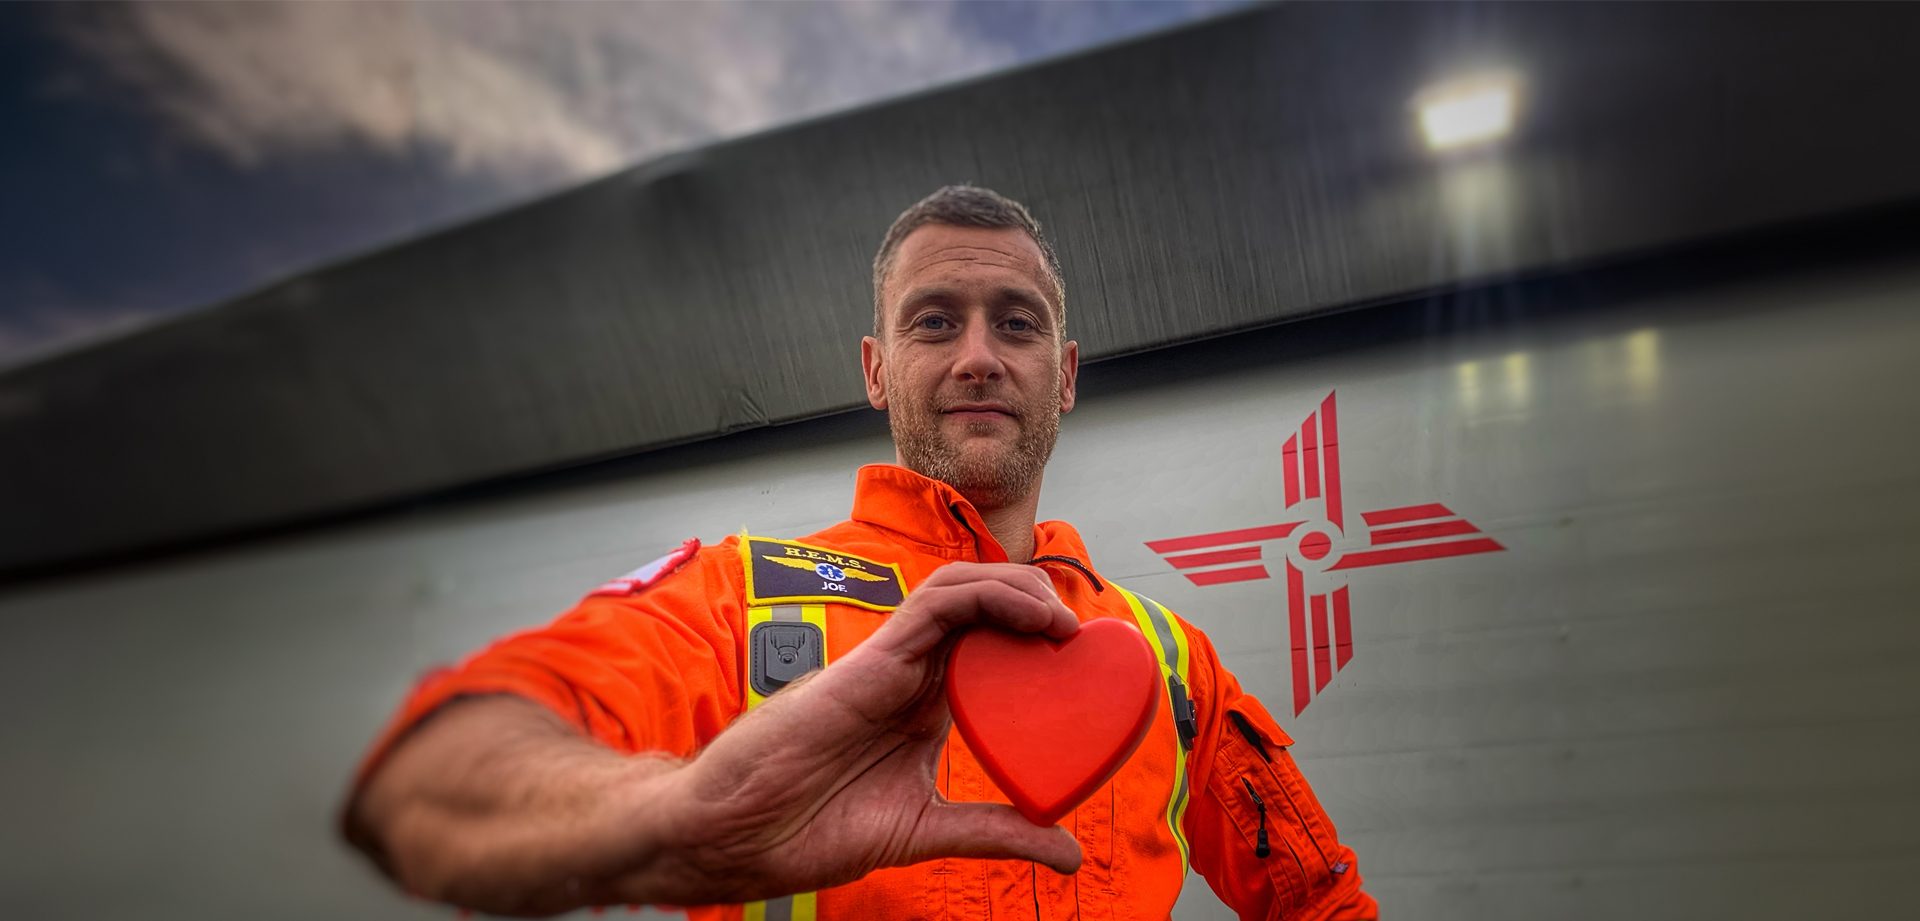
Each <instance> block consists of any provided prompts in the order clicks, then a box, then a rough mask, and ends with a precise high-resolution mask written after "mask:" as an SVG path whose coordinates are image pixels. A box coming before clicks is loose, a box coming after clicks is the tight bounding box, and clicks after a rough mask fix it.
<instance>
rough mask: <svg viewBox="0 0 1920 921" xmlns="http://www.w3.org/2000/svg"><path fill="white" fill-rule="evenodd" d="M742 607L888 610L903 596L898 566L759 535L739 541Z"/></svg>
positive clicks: (896, 605)
mask: <svg viewBox="0 0 1920 921" xmlns="http://www.w3.org/2000/svg"><path fill="white" fill-rule="evenodd" d="M740 557H741V562H742V563H743V564H744V565H745V567H746V574H747V605H748V606H750V607H754V606H759V605H769V604H818V603H820V602H837V603H839V604H851V605H855V606H857V607H862V608H868V609H870V610H874V611H891V610H893V609H894V608H897V607H899V606H900V601H901V600H902V599H904V598H905V597H906V589H905V587H904V585H905V583H904V582H903V581H902V579H901V576H900V567H899V566H896V565H894V564H892V563H876V562H874V561H873V560H869V559H867V558H865V557H858V556H853V555H852V554H848V553H842V552H840V551H838V550H828V549H826V548H824V547H811V546H808V545H806V544H802V543H797V542H795V541H790V540H771V539H769V538H765V537H742V538H740Z"/></svg>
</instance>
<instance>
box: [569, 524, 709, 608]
mask: <svg viewBox="0 0 1920 921" xmlns="http://www.w3.org/2000/svg"><path fill="white" fill-rule="evenodd" d="M699 550H700V538H698V537H689V538H687V542H686V543H684V544H681V545H680V549H678V550H675V551H673V552H672V553H669V554H667V555H666V556H663V557H661V558H659V559H657V560H654V561H653V562H651V563H648V564H647V565H645V566H642V567H640V568H639V569H636V570H634V571H632V572H630V573H627V574H626V575H624V576H621V577H620V578H618V579H610V580H608V581H606V582H603V583H601V584H600V587H599V588H596V589H594V590H593V591H591V592H588V593H587V594H588V595H589V596H592V595H637V594H639V593H641V592H643V591H646V590H647V589H648V588H649V587H650V586H652V585H653V584H654V583H656V582H659V581H660V580H661V579H664V578H666V577H667V576H669V575H672V574H673V573H674V572H675V571H676V570H678V569H679V568H680V567H682V566H685V565H687V561H688V560H691V559H693V555H694V554H695V553H696V552H698V551H699Z"/></svg>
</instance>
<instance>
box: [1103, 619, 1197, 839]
mask: <svg viewBox="0 0 1920 921" xmlns="http://www.w3.org/2000/svg"><path fill="white" fill-rule="evenodd" d="M1114 588H1120V586H1118V585H1116V586H1114ZM1120 597H1122V598H1125V599H1126V600H1127V607H1129V608H1131V609H1132V610H1133V619H1134V620H1135V621H1136V622H1138V623H1139V626H1140V632H1141V633H1144V634H1146V637H1147V644H1148V645H1150V646H1152V647H1153V655H1154V658H1155V659H1157V660H1158V661H1159V663H1160V673H1161V675H1162V676H1163V677H1167V676H1171V677H1177V678H1179V679H1180V685H1181V686H1182V687H1184V688H1187V689H1188V690H1187V694H1188V697H1189V699H1191V697H1192V694H1193V692H1192V685H1191V683H1190V682H1188V680H1187V669H1188V668H1189V667H1190V664H1191V661H1190V660H1189V658H1188V655H1187V632H1186V630H1185V629H1183V628H1182V627H1181V626H1180V622H1179V621H1178V620H1176V619H1175V618H1174V617H1173V615H1171V614H1169V613H1167V609H1166V608H1163V607H1161V606H1160V605H1159V604H1157V603H1155V602H1154V600H1153V599H1151V598H1143V597H1141V596H1139V595H1136V594H1134V593H1132V592H1130V591H1127V590H1126V589H1124V588H1120ZM1167 703H1168V708H1169V709H1168V715H1169V716H1173V715H1174V714H1173V713H1172V709H1171V708H1172V704H1173V688H1172V687H1168V688H1167ZM1188 799H1189V797H1188V790H1187V752H1186V748H1185V746H1183V745H1181V744H1180V730H1179V727H1177V726H1176V727H1175V728H1174V733H1173V791H1172V793H1171V794H1170V795H1168V797H1167V811H1166V816H1167V827H1168V828H1169V829H1171V830H1172V831H1173V840H1174V843H1176V844H1178V845H1179V846H1180V875H1181V876H1182V877H1184V876H1186V874H1187V868H1188V866H1189V864H1190V861H1191V859H1192V850H1193V849H1192V847H1191V846H1189V845H1188V844H1187V834H1186V832H1185V831H1184V830H1183V828H1182V824H1181V823H1182V822H1183V821H1184V820H1185V819H1186V816H1187V801H1188Z"/></svg>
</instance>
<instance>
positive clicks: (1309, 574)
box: [1147, 393, 1505, 715]
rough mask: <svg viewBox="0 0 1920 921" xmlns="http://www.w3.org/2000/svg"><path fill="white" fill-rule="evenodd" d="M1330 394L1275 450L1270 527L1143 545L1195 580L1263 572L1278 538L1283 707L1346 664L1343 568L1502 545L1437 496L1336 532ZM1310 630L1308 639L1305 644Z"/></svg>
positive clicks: (1349, 643) (1341, 523)
mask: <svg viewBox="0 0 1920 921" xmlns="http://www.w3.org/2000/svg"><path fill="white" fill-rule="evenodd" d="M1333 398H1334V394H1332V393H1329V394H1327V398H1326V399H1325V400H1323V401H1321V403H1320V408H1319V409H1318V410H1317V411H1315V412H1312V413H1309V414H1307V418H1306V421H1305V422H1302V423H1301V424H1300V431H1298V432H1296V433H1294V434H1292V435H1289V436H1288V437H1287V443H1286V445H1285V446H1284V447H1282V448H1281V449H1280V453H1281V457H1282V460H1283V464H1282V470H1283V476H1284V478H1285V487H1286V498H1287V514H1288V518H1289V519H1290V520H1288V521H1284V522H1281V523H1280V524H1270V525H1261V526H1259V527H1252V528H1240V529H1237V530H1233V531H1219V532H1215V533H1212V534H1195V535H1193V536H1191V537H1170V538H1167V539H1165V540H1152V541H1147V547H1148V549H1150V550H1152V551H1153V552H1155V553H1158V554H1160V555H1162V556H1164V557H1166V559H1167V562H1168V563H1171V564H1173V567H1174V568H1175V569H1177V570H1179V571H1180V572H1181V574H1182V575H1185V576H1186V577H1187V579H1188V581H1191V582H1192V583H1193V584H1195V585H1200V586H1207V585H1219V584H1221V583H1225V582H1246V581H1249V580H1252V579H1265V578H1268V577H1270V576H1271V575H1272V573H1271V572H1269V571H1268V569H1267V564H1266V563H1265V562H1263V559H1264V557H1263V554H1264V552H1265V550H1266V548H1267V545H1268V544H1270V543H1274V542H1278V543H1279V544H1280V554H1279V559H1280V560H1281V561H1282V563H1283V565H1284V566H1285V570H1284V572H1285V575H1286V580H1287V628H1288V632H1289V634H1290V635H1291V637H1292V642H1293V712H1294V714H1295V715H1299V713H1300V712H1301V711H1303V710H1305V709H1306V708H1307V704H1308V703H1310V702H1311V701H1312V700H1313V696H1314V695H1315V694H1318V693H1320V692H1321V691H1323V690H1325V689H1326V687H1327V682H1329V681H1331V680H1333V674H1334V672H1336V671H1338V670H1340V669H1342V668H1345V667H1346V665H1347V663H1348V662H1350V661H1352V660H1353V620H1352V614H1351V611H1350V609H1349V603H1348V600H1347V573H1348V572H1350V571H1352V570H1355V569H1364V568H1366V567H1369V566H1384V565H1387V564H1389V563H1410V562H1414V561H1417V560H1434V559H1439V558H1441V557H1448V556H1464V555H1467V554H1470V553H1490V552H1492V551H1495V550H1503V549H1505V548H1504V547H1501V546H1500V544H1499V543H1498V542H1497V541H1495V540H1494V539H1493V538H1491V537H1488V536H1486V535H1485V534H1482V533H1481V532H1480V529H1479V528H1477V527H1475V526H1474V524H1473V523H1472V522H1470V521H1468V520H1466V519H1465V518H1461V517H1460V516H1459V515H1456V514H1454V513H1453V511H1452V510H1450V509H1448V508H1447V507H1446V506H1444V505H1441V504H1440V503H1438V502H1428V503H1424V504H1421V505H1407V506H1401V507H1399V508H1385V509H1380V510H1378V511H1372V512H1361V513H1360V520H1361V521H1362V522H1364V523H1365V525H1366V528H1367V543H1366V545H1365V549H1353V548H1350V547H1348V546H1347V545H1346V544H1345V543H1344V542H1343V540H1342V538H1344V537H1345V536H1346V527H1347V517H1346V515H1347V512H1346V505H1345V499H1344V497H1343V496H1342V494H1341V489H1340V427H1339V421H1338V415H1337V413H1336V412H1335V407H1334V399H1333ZM1309 633H1311V642H1309Z"/></svg>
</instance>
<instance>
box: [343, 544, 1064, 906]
mask: <svg viewBox="0 0 1920 921" xmlns="http://www.w3.org/2000/svg"><path fill="white" fill-rule="evenodd" d="M975 625H984V626H994V627H1000V628H1004V629H1008V630H1014V631H1018V632H1026V633H1044V634H1046V635H1048V636H1052V637H1054V638H1065V637H1067V636H1069V635H1071V634H1072V633H1074V632H1075V631H1076V630H1078V629H1079V623H1078V619H1077V618H1076V617H1075V616H1074V614H1073V612H1072V611H1070V610H1068V609H1067V607H1066V606H1065V605H1064V604H1062V603H1061V602H1060V599H1059V598H1058V597H1057V596H1056V595H1055V594H1054V592H1053V586H1052V584H1051V583H1050V582H1049V581H1048V579H1047V577H1046V576H1045V575H1044V574H1043V573H1041V572H1040V571H1039V570H1037V569H1034V568H1032V567H1029V566H1020V565H1014V564H1005V563H999V564H974V563H953V564H950V565H948V566H945V567H943V568H941V569H940V570H939V571H937V572H935V573H934V574H933V575H932V576H930V577H929V578H928V579H927V580H926V581H925V582H924V583H922V584H921V585H920V586H919V587H918V588H916V589H915V590H914V592H913V594H912V595H911V596H909V597H908V598H907V599H906V601H905V602H904V603H903V604H902V605H901V606H900V607H899V608H898V609H897V610H896V611H895V612H894V613H893V614H892V615H891V616H890V617H889V618H888V620H887V623H885V624H884V625H882V626H881V628H880V629H879V630H878V631H876V632H875V633H874V634H873V636H872V637H870V638H869V639H868V640H867V641H866V642H864V643H862V644H860V646H858V647H857V648H855V649H853V650H851V651H848V652H846V653H844V654H842V655H840V656H839V657H838V658H837V659H835V660H834V662H833V663H832V664H831V665H829V666H828V667H827V668H826V669H824V670H822V671H820V672H816V673H814V674H812V675H809V676H807V677H805V678H803V679H801V680H800V681H798V682H795V683H794V684H793V685H791V686H789V687H787V688H786V689H784V690H782V691H781V692H780V693H778V694H775V695H774V696H772V697H770V698H768V699H767V701H766V703H765V704H763V705H762V706H760V707H758V708H756V709H755V710H754V711H753V712H752V713H750V714H747V715H746V716H744V717H742V718H741V719H740V720H739V721H737V722H735V723H734V724H733V725H732V726H731V727H729V728H728V729H727V730H726V731H725V732H723V733H721V734H720V735H719V736H717V737H716V738H715V739H714V740H713V742H712V743H711V744H710V745H708V746H707V747H706V748H705V749H704V750H702V751H701V752H700V753H699V754H698V755H697V756H696V757H695V759H694V760H693V761H691V762H688V763H685V764H679V765H675V764H673V763H671V762H667V761H664V760H660V759H647V758H621V757H619V756H618V755H615V754H614V753H612V752H610V751H607V750H605V749H600V748H599V747H598V746H595V745H591V743H587V742H585V741H584V740H579V739H578V738H577V737H573V738H569V739H566V740H565V741H566V742H567V743H570V744H571V745H572V746H573V748H571V749H570V750H568V751H567V752H565V753H563V754H564V755H565V758H564V759H562V760H563V765H564V766H561V767H559V768H557V769H556V768H555V767H554V766H552V765H548V766H546V767H544V768H543V767H542V764H543V763H544V762H545V759H546V758H547V757H549V756H540V757H538V758H534V757H529V758H524V759H516V758H514V757H513V756H512V755H511V753H509V755H508V756H505V757H503V758H499V759H496V772H501V771H503V772H504V774H502V775H501V776H495V777H493V778H492V779H490V780H488V781H487V782H486V783H476V782H469V783H468V784H467V785H466V787H465V789H464V790H462V791H458V792H459V795H451V794H450V793H448V792H446V791H439V792H438V793H437V800H436V791H434V790H432V789H431V787H432V785H433V784H434V783H436V782H443V781H436V780H435V779H433V778H434V777H435V774H434V772H435V770H436V769H437V770H439V771H440V773H439V775H438V776H439V777H445V776H447V773H446V771H445V769H446V768H447V767H449V765H447V764H445V763H444V762H445V761H447V760H450V759H453V758H458V757H459V754H458V751H459V750H458V749H457V748H452V747H451V746H446V748H448V749H449V750H443V751H441V752H438V753H436V754H433V755H431V756H429V754H428V753H426V752H409V751H407V749H408V748H413V747H415V746H416V743H422V742H424V743H427V744H428V745H429V747H431V746H432V743H433V742H434V740H433V739H430V738H416V739H411V740H409V741H408V743H406V744H405V745H403V746H402V748H401V749H400V750H399V751H396V753H395V755H394V757H393V759H392V762H391V763H390V764H389V765H388V766H387V767H385V768H383V769H382V770H381V771H380V772H379V773H376V774H375V776H374V778H373V779H372V780H371V781H370V782H369V784H368V787H369V790H368V791H367V793H366V794H365V795H363V797H362V799H363V800H365V801H366V802H367V803H368V805H367V806H366V807H363V808H361V809H359V810H357V812H356V813H350V820H349V821H350V828H353V827H355V824H356V823H354V822H353V819H352V817H351V816H353V815H355V814H359V815H361V816H363V817H364V820H363V821H362V822H360V823H357V824H359V825H361V826H364V827H365V828H367V830H368V833H367V834H365V835H364V836H356V839H357V840H360V839H362V838H364V839H365V840H364V841H363V842H362V843H363V846H366V847H367V848H368V849H369V850H370V851H372V852H374V853H375V854H376V855H377V856H388V855H391V856H390V858H389V859H388V860H386V861H383V862H387V863H391V864H395V865H397V868H395V869H394V870H393V872H395V874H396V875H397V876H400V878H402V879H403V880H408V879H409V877H412V878H413V879H418V880H425V881H427V882H425V883H423V884H421V885H418V886H417V888H420V889H422V890H423V891H424V892H425V894H428V895H434V896H437V897H441V898H448V899H449V900H451V901H455V902H458V903H460V904H464V905H468V906H469V907H473V908H478V909H481V910H485V911H492V912H511V913H544V912H556V911H561V910H565V909H569V908H573V907H578V906H579V905H583V904H596V903H611V904H618V903H636V904H637V903H653V904H669V905H694V904H707V903H714V902H742V901H751V900H754V899H762V898H772V897H776V896H781V895H787V894H790V893H794V892H806V891H812V890H816V889H820V888H824V887H826V886H831V885H837V884H841V883H846V882H851V881H853V880H856V879H859V878H860V877H862V876H864V875H866V874H867V873H869V872H871V871H873V870H875V869H878V868H881V867H889V866H902V865H906V864H910V863H917V862H919V861H923V860H929V859H933V858H936V857H981V858H1008V859H1023V860H1035V861H1038V862H1040V863H1044V864H1046V865H1047V866H1049V867H1051V868H1053V869H1054V870H1057V871H1059V872H1063V873H1070V872H1073V871H1074V870H1076V869H1078V868H1079V865H1080V859H1081V855H1080V849H1079V845H1078V844H1077V843H1076V842H1075V841H1074V840H1073V837H1072V836H1071V835H1069V834H1068V833H1067V832H1066V831H1065V830H1064V829H1061V828H1058V827H1055V828H1039V827H1036V826H1034V825H1033V824H1031V823H1029V822H1028V821H1027V820H1026V819H1024V818H1022V817H1021V816H1020V814H1019V813H1018V812H1016V811H1015V810H1014V809H1013V808H1012V807H1010V806H1002V805H995V804H967V805H961V804H953V803H949V802H947V801H946V800H944V799H943V798H942V797H941V796H940V795H939V793H938V791H937V790H936V788H935V785H934V770H935V767H936V765H937V764H938V761H939V756H940V749H941V746H942V745H944V744H945V742H946V737H947V731H948V727H949V725H950V722H951V719H950V716H949V714H948V710H947V703H946V697H945V694H944V692H943V689H942V683H943V677H944V669H945V666H946V655H947V652H948V650H949V648H950V647H951V641H952V639H953V637H954V634H955V633H956V632H957V631H959V630H962V629H965V628H967V627H971V626H975ZM511 703H513V704H516V705H517V704H521V702H519V701H512V702H511ZM523 706H524V705H523ZM457 715H458V714H457V713H455V714H448V717H449V718H447V719H446V722H449V723H452V722H455V721H454V720H452V719H451V718H450V717H453V716H457ZM541 717H542V718H543V719H548V720H549V721H550V722H551V718H549V717H547V716H546V715H545V714H541ZM440 722H441V721H440V720H436V721H435V723H436V724H438V723H440ZM438 728H441V727H439V726H437V725H429V726H427V727H425V728H423V730H422V731H421V733H419V736H421V737H426V736H429V735H430V734H431V733H432V731H434V730H436V729H438ZM458 731H459V730H458V729H457V728H455V729H451V730H447V731H445V732H443V733H442V735H443V737H444V736H446V735H451V734H454V733H457V732H458ZM583 745H584V746H590V747H591V748H593V749H595V751H586V750H582V749H580V748H579V746H583ZM403 756H411V757H410V758H403ZM567 759H571V760H570V761H569V760H567ZM409 762H410V763H409ZM435 762H440V763H438V764H436V763H435ZM516 763H521V765H522V766H520V767H514V766H513V765H514V764H516ZM395 769H399V770H400V772H401V773H402V774H404V775H408V776H409V777H410V778H411V780H410V781H393V782H392V783H388V784H386V785H385V786H386V789H384V790H383V789H381V787H382V782H383V781H385V780H388V778H385V777H383V776H382V775H385V774H391V773H394V772H395ZM542 772H544V776H536V775H540V774H541V773H542ZM456 776H457V775H456ZM413 785H426V787H427V789H419V788H418V787H416V788H415V790H414V792H413V798H416V799H427V800H434V801H437V803H438V808H433V809H426V810H424V811H425V812H427V813H428V814H426V815H422V812H423V810H422V809H420V808H416V809H412V810H408V809H406V808H404V807H405V805H406V803H405V800H407V799H408V798H409V797H408V796H407V795H406V794H405V793H403V792H399V791H396V790H395V789H394V788H395V787H399V788H400V790H401V791H404V790H406V789H407V788H408V787H409V786H413ZM491 788H500V789H503V790H506V791H510V792H509V794H503V795H495V796H485V795H483V794H480V793H479V792H478V791H480V790H481V789H491ZM476 797H479V798H483V799H492V800H494V802H491V803H485V804H482V803H477V802H475V799H476ZM476 836H478V837H477V838H476ZM382 844H384V845H385V846H384V847H382V846H381V845H382ZM409 865H411V867H412V868H414V872H409Z"/></svg>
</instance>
